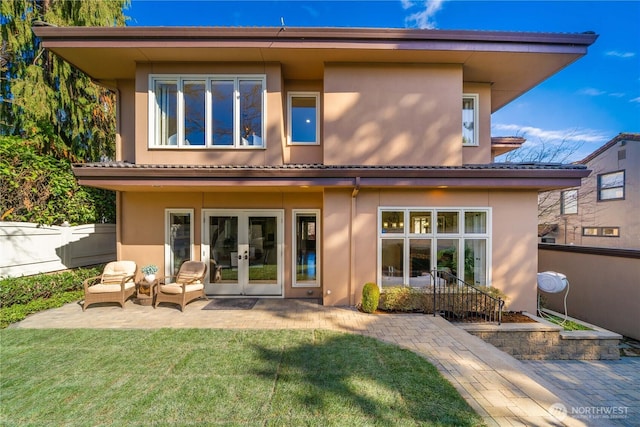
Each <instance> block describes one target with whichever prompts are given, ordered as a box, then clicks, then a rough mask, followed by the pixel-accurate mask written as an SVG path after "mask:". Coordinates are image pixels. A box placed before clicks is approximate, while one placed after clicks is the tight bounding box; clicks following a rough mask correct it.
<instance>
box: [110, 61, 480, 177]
mask: <svg viewBox="0 0 640 427" xmlns="http://www.w3.org/2000/svg"><path fill="white" fill-rule="evenodd" d="M150 74H203V75H211V74H259V75H266V79H267V101H266V102H267V107H266V114H265V116H266V123H265V125H266V126H265V128H266V139H265V142H266V149H243V150H238V149H233V148H229V149H225V148H215V149H211V148H209V149H204V148H203V149H197V148H192V149H188V150H186V149H182V150H179V153H180V155H179V156H176V152H178V151H177V150H176V149H169V148H153V149H149V148H148V124H147V123H148V119H149V117H148V116H149V104H148V102H149V101H148V83H149V75H150ZM118 88H119V90H120V97H121V100H122V102H121V107H120V108H121V113H120V119H119V120H120V121H119V129H120V132H121V135H120V138H122V139H121V142H122V148H121V156H122V159H124V160H127V161H131V162H135V163H138V164H253V165H261V164H273V165H279V164H283V163H324V164H371V165H385V164H389V165H413V164H420V165H460V164H463V163H487V162H489V161H490V160H491V135H490V131H491V127H490V109H491V87H490V85H489V84H482V83H465V84H464V85H463V82H462V69H461V67H460V66H457V65H428V66H427V65H410V66H407V65H406V64H404V65H402V66H393V65H372V64H361V65H360V64H355V65H353V64H351V65H345V64H326V66H325V73H324V80H308V81H307V80H290V81H284V80H283V77H282V70H281V65H280V64H278V63H264V64H252V63H248V64H247V63H244V64H226V63H225V64H219V63H177V64H165V63H139V64H138V65H137V68H136V80H135V84H134V83H132V82H131V81H120V82H118ZM132 91H135V93H133V92H132ZM289 91H317V92H320V110H321V111H320V124H319V126H320V141H321V144H320V145H318V146H290V145H287V141H286V136H287V93H288V92H289ZM462 93H478V94H479V95H480V110H479V123H478V126H479V139H480V146H478V147H465V148H462V144H461V142H460V141H461V126H462V119H461V98H462ZM133 105H134V107H128V106H133ZM134 123H135V130H134V129H133V127H134Z"/></svg>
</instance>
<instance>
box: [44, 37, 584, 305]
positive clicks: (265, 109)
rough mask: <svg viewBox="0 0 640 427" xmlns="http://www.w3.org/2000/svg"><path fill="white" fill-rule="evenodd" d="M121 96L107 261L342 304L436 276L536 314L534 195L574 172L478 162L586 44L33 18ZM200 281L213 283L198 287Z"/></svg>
mask: <svg viewBox="0 0 640 427" xmlns="http://www.w3.org/2000/svg"><path fill="white" fill-rule="evenodd" d="M34 31H35V33H36V35H37V36H38V37H39V38H40V40H41V41H42V44H43V46H44V47H45V48H47V49H50V50H51V51H53V52H55V53H56V54H58V55H59V56H61V57H62V58H64V59H65V60H67V61H69V62H70V63H72V64H73V65H75V66H77V67H78V68H79V69H81V70H83V71H84V72H86V73H87V74H88V75H89V76H91V77H92V78H93V79H94V80H96V81H98V82H100V83H102V84H104V85H105V86H107V87H110V88H112V89H113V90H114V91H116V93H117V95H118V117H117V123H118V136H117V140H116V147H117V159H116V161H115V162H110V163H94V164H78V165H75V166H74V173H75V174H76V176H77V178H78V180H79V182H80V183H81V184H83V185H89V186H94V187H99V188H106V189H111V190H116V191H117V192H118V193H117V194H118V195H117V203H118V206H117V210H118V220H117V224H118V228H117V230H118V258H119V259H132V260H135V261H136V262H137V263H138V264H139V265H143V264H148V263H156V264H158V265H160V266H161V269H162V270H164V271H161V273H164V274H171V273H173V272H175V271H176V269H177V268H178V266H179V265H180V263H181V262H182V261H183V260H186V259H201V260H204V261H206V262H207V263H209V265H211V266H212V269H211V270H213V267H220V268H221V269H222V270H221V273H222V280H220V281H217V282H214V281H212V280H210V279H209V281H208V282H207V284H206V291H207V293H208V294H211V295H259V296H272V297H276V298H281V297H283V298H304V297H314V298H322V301H323V303H324V304H326V305H349V304H355V303H357V302H359V300H360V295H361V289H362V286H363V285H364V283H366V282H376V283H378V284H380V285H382V286H386V285H393V284H408V285H412V286H418V287H419V286H425V284H426V283H427V282H428V281H429V278H430V276H429V272H430V271H431V270H432V269H434V268H436V267H438V268H448V269H449V270H451V271H452V272H454V273H456V274H457V275H458V276H459V277H461V278H463V279H464V280H466V281H467V282H469V283H474V284H478V285H492V286H494V287H497V288H499V289H501V290H502V291H504V292H505V293H506V294H507V295H508V297H509V302H510V308H512V309H515V310H529V311H533V310H535V307H536V273H537V268H538V263H537V195H538V192H539V191H540V190H549V189H560V188H566V187H573V186H576V185H579V183H580V179H581V178H583V177H585V176H587V175H588V171H587V170H586V168H584V167H583V166H575V165H563V166H559V165H535V164H534V165H532V164H529V165H518V164H494V163H493V159H494V157H495V155H497V154H501V153H503V152H505V151H508V150H510V149H513V148H515V147H517V146H519V145H520V144H521V143H522V140H521V139H519V138H496V139H494V140H493V142H494V143H495V144H492V138H491V135H490V129H491V113H493V112H494V111H496V110H498V109H499V108H501V107H503V106H504V105H506V104H508V103H509V102H510V101H512V100H513V99H515V98H517V97H518V96H520V95H521V94H523V93H525V92H526V91H528V90H529V89H531V88H532V87H534V86H536V85H537V84H539V83H540V82H541V81H543V80H545V79H546V78H548V77H550V76H552V75H554V74H555V73H557V72H559V71H560V70H562V69H563V68H564V67H566V66H568V65H569V64H571V63H572V62H574V61H576V60H578V59H579V58H581V57H582V56H584V55H585V54H586V53H587V48H588V47H589V46H590V45H591V44H592V43H593V42H594V41H595V40H596V38H597V36H596V35H594V34H592V33H583V34H550V33H521V32H479V31H440V30H405V29H352V28H341V29H329V28H322V29H313V28H286V29H285V28H176V27H173V28H169V27H164V28H141V27H128V28H84V27H83V28H79V27H76V28H56V27H35V28H34ZM212 277H213V276H212Z"/></svg>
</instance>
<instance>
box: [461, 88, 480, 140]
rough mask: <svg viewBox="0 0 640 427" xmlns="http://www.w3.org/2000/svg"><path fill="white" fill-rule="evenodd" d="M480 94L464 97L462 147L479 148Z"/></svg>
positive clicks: (465, 95) (468, 94) (464, 95)
mask: <svg viewBox="0 0 640 427" xmlns="http://www.w3.org/2000/svg"><path fill="white" fill-rule="evenodd" d="M478 99H479V97H478V94H475V93H474V94H470V93H465V94H463V95H462V145H467V146H477V145H478V144H479V140H478Z"/></svg>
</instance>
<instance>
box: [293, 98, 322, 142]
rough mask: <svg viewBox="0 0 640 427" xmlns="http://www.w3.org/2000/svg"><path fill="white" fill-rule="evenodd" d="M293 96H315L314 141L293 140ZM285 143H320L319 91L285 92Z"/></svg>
mask: <svg viewBox="0 0 640 427" xmlns="http://www.w3.org/2000/svg"><path fill="white" fill-rule="evenodd" d="M293 98H315V100H316V137H315V141H314V142H303V141H302V142H301V141H294V140H293V117H292V116H293V115H292V100H293ZM287 143H288V144H289V145H320V92H288V93H287Z"/></svg>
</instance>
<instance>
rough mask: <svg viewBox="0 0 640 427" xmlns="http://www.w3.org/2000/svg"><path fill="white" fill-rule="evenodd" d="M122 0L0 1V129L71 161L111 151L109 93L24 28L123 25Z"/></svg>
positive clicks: (112, 125)
mask: <svg viewBox="0 0 640 427" xmlns="http://www.w3.org/2000/svg"><path fill="white" fill-rule="evenodd" d="M128 3H129V1H128V0H100V1H98V0H95V1H94V0H92V1H75V0H3V1H1V2H0V22H1V23H2V45H1V50H0V54H1V57H0V67H1V68H2V80H1V81H0V101H1V102H0V135H20V136H23V137H25V138H27V139H29V140H30V141H32V142H33V143H35V148H36V149H37V151H38V153H40V154H48V155H52V156H54V157H56V158H59V159H69V160H71V161H74V162H83V161H99V160H101V159H104V158H112V157H113V154H114V150H115V110H114V109H115V98H114V94H113V93H112V92H110V91H109V90H107V89H105V88H104V87H101V86H99V85H97V84H95V83H93V82H92V81H91V79H90V78H89V77H88V76H86V75H85V74H83V73H82V72H80V71H79V70H77V69H75V68H74V67H72V66H71V65H70V64H68V63H67V62H65V61H63V60H61V59H60V58H58V57H57V56H56V55H54V54H53V53H51V52H49V51H46V50H44V49H43V48H42V46H41V45H40V42H39V40H38V39H37V38H36V37H35V35H34V34H33V32H32V30H31V26H32V25H33V23H34V22H35V21H43V22H46V23H47V24H50V25H56V26H122V25H124V24H125V19H126V18H125V16H124V14H123V8H124V7H126V6H127V5H128Z"/></svg>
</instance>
